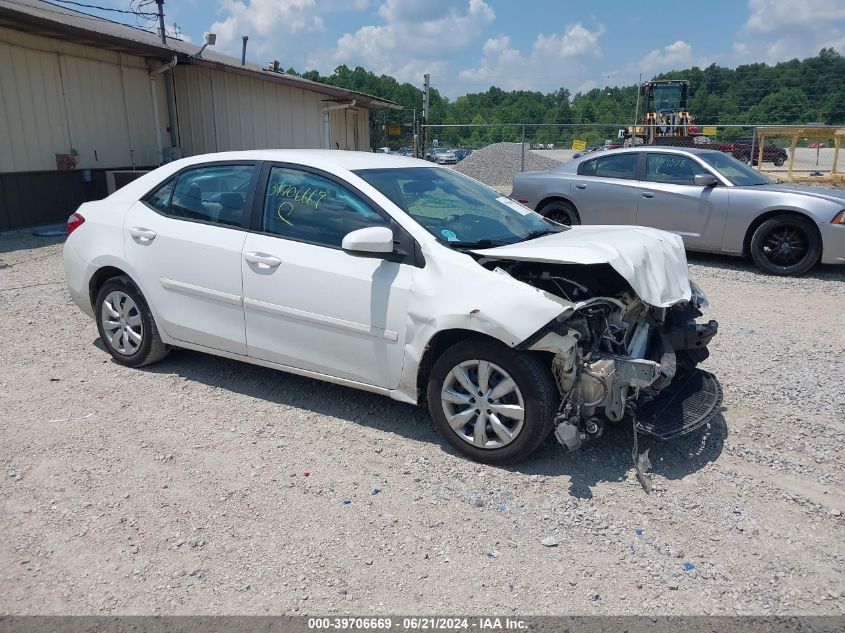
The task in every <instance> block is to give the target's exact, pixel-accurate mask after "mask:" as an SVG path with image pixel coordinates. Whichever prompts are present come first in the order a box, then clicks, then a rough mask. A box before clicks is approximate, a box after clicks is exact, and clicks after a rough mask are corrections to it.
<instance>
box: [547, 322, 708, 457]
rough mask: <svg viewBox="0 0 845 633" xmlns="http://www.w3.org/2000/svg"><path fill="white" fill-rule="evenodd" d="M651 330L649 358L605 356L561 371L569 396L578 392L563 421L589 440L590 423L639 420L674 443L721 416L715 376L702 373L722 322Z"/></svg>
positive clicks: (643, 428)
mask: <svg viewBox="0 0 845 633" xmlns="http://www.w3.org/2000/svg"><path fill="white" fill-rule="evenodd" d="M647 331H648V334H647V338H648V339H649V340H651V341H652V343H651V344H649V349H650V350H651V351H650V352H648V354H647V357H645V358H643V357H633V356H618V355H603V356H600V357H598V358H595V357H594V360H584V361H581V363H582V364H581V370H580V372H579V371H577V370H575V371H573V368H571V367H568V366H566V365H563V366H560V367H559V369H560V371H558V372H556V373H557V375H558V377H559V380H560V382H561V387H562V389H563V390H564V391H565V392H570V393H572V392H574V391H576V390H577V394H578V395H577V398H576V399H574V400H571V402H572V403H573V404H574V405H575V407H574V411H573V409H570V411H569V413H568V414H565V415H564V416H563V419H564V421H566V422H567V423H569V424H575V426H576V427H578V428H579V429H580V430H581V431H582V435H583V436H584V437H586V436H588V435H589V434H590V432H589V430H588V429H587V426H588V425H587V424H586V423H587V422H589V421H590V420H593V421H594V422H595V421H596V416H599V419H600V418H604V419H606V420H609V421H611V422H621V421H622V420H628V421H629V422H631V421H633V422H634V423H635V425H636V428H637V430H638V432H640V433H642V434H645V435H650V436H653V437H656V438H660V439H664V440H668V439H672V438H675V437H678V436H681V435H685V434H687V433H691V432H693V431H695V430H696V429H698V428H700V427H702V426H704V425H705V424H707V423H708V422H710V421H711V420H712V419H713V418H714V417H715V416H716V415H718V414H719V411H720V408H721V404H722V388H721V385H720V384H719V381H718V380H717V379H716V377H715V376H714V375H713V374H711V373H709V372H707V371H704V370H701V369H697V368H696V364H697V363H698V362H700V361H702V360H704V359H705V358H707V355H708V354H707V344H708V343H709V342H710V340H711V339H712V338H713V337H714V336H715V334H716V333H717V331H718V323H716V322H715V321H710V322H709V323H706V324H698V323H695V322H694V321H690V322H688V323H686V324H683V325H675V326H670V327H660V329H658V328H657V327H654V326H650V327H647ZM576 362H577V361H576ZM573 412H574V413H575V418H574V419H573V418H572V413H573ZM571 434H572V431H571V430H570V435H571ZM570 444H571V442H570V443H568V444H567V446H570ZM570 448H571V446H570Z"/></svg>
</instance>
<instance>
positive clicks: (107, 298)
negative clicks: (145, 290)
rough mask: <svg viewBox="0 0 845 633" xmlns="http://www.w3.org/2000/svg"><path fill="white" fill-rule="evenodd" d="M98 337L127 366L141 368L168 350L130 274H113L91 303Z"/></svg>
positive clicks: (159, 358)
mask: <svg viewBox="0 0 845 633" xmlns="http://www.w3.org/2000/svg"><path fill="white" fill-rule="evenodd" d="M94 309H95V311H96V315H97V330H98V331H99V332H100V340H101V341H102V342H103V345H104V346H105V348H106V350H107V351H108V352H109V354H111V356H112V358H114V360H115V361H117V362H118V363H120V364H121V365H125V366H127V367H141V366H142V365H149V364H150V363H154V362H156V361H159V360H161V359H162V358H164V357H165V356H167V354H168V353H169V352H170V349H169V348H168V347H167V345H165V344H164V343H163V342H162V340H161V337H160V336H159V334H158V329H157V328H156V324H155V321H154V320H153V316H152V313H150V308H149V307H148V306H147V302H146V301H145V300H144V296H143V295H142V294H141V291H140V290H138V288H137V287H136V286H135V284H134V283H132V280H130V279H129V277H125V276H121V277H113V278H112V279H109V280H107V281H106V282H105V283H104V284H103V285H102V287H101V288H100V290H99V291H98V292H97V298H96V299H95V302H94Z"/></svg>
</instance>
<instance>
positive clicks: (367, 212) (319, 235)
mask: <svg viewBox="0 0 845 633" xmlns="http://www.w3.org/2000/svg"><path fill="white" fill-rule="evenodd" d="M370 226H389V223H388V221H387V220H385V219H384V218H383V217H382V216H381V215H379V214H378V213H377V212H376V211H374V210H373V209H372V208H371V207H370V206H369V205H367V204H366V203H365V202H363V201H362V200H361V199H360V198H359V197H357V196H356V195H354V194H353V193H352V192H350V191H349V190H348V189H347V188H346V187H343V186H341V185H339V184H337V183H336V182H334V181H332V180H329V179H328V178H323V177H322V176H318V175H317V174H312V173H309V172H305V171H299V170H297V169H290V168H287V167H273V169H272V170H271V171H270V179H269V181H268V183H267V192H266V196H265V201H264V214H263V218H262V226H261V229H262V230H263V231H264V232H266V233H272V234H273V235H279V236H280V237H286V238H289V239H292V240H297V241H301V242H310V243H312V244H318V245H320V246H331V247H334V248H340V246H341V244H342V242H343V238H344V236H345V235H346V234H347V233H350V232H352V231H356V230H358V229H363V228H367V227H370Z"/></svg>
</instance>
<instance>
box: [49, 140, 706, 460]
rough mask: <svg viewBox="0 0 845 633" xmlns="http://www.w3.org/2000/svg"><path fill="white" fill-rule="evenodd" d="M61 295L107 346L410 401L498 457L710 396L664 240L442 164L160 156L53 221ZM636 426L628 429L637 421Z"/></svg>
mask: <svg viewBox="0 0 845 633" xmlns="http://www.w3.org/2000/svg"><path fill="white" fill-rule="evenodd" d="M68 233H69V236H68V239H67V243H66V245H65V249H64V267H65V273H66V276H67V283H68V287H69V289H70V293H71V295H72V297H73V300H74V301H75V302H76V304H77V305H78V306H79V307H80V308H81V309H82V310H83V311H84V312H85V313H86V314H88V315H89V316H91V317H92V318H94V319H95V321H96V323H97V327H98V329H99V335H100V338H101V339H102V340H103V342H104V344H105V347H106V349H107V350H108V351H109V353H110V354H111V356H112V357H113V358H114V360H115V361H116V362H118V363H120V364H121V365H126V366H130V367H138V366H141V365H146V364H149V363H152V362H155V361H159V360H161V359H163V358H164V357H165V356H166V355H167V354H168V352H169V351H170V350H171V349H173V348H184V349H192V350H199V351H202V352H206V353H209V354H215V355H218V356H224V357H227V358H233V359H237V360H241V361H245V362H249V363H255V364H258V365H263V366H266V367H272V368H275V369H280V370H284V371H288V372H293V373H296V374H301V375H304V376H310V377H312V378H318V379H321V380H326V381H329V382H334V383H338V384H342V385H347V386H349V387H354V388H358V389H364V390H367V391H373V392H376V393H381V394H384V395H387V396H390V397H391V398H394V399H396V400H400V401H402V402H408V403H414V404H416V403H423V402H426V401H427V404H428V407H429V410H430V412H431V415H432V417H433V418H434V420H435V422H436V424H437V426H438V427H439V428H440V430H441V431H442V433H443V435H444V437H445V438H446V439H447V440H448V441H449V442H450V443H451V444H452V445H453V446H455V447H456V448H457V449H458V450H459V451H461V452H463V453H464V454H466V455H468V456H469V457H471V458H473V459H476V460H479V461H484V462H491V463H501V462H508V461H514V460H517V459H520V458H524V457H525V456H527V455H528V454H530V453H531V452H532V451H533V450H534V449H535V448H537V447H538V446H539V445H540V444H541V443H542V442H543V441H544V440H545V439H546V438H547V437H548V435H549V434H550V433H551V432H552V431H553V430H554V432H555V435H556V437H557V439H558V440H559V441H560V442H561V443H563V444H565V445H566V446H567V447H568V448H569V449H570V450H575V449H576V448H578V446H579V445H580V444H581V442H582V441H583V440H585V439H589V438H592V437H597V436H598V435H600V434H601V431H602V428H603V426H604V424H605V423H606V422H608V421H610V422H613V423H623V422H626V421H627V423H629V424H631V423H633V424H634V426H635V428H637V429H638V430H639V431H640V432H641V433H649V434H652V435H655V436H658V437H664V438H668V437H673V436H676V435H680V434H683V433H687V432H689V431H691V430H693V429H694V428H697V427H699V426H701V425H703V424H705V423H706V422H707V421H709V420H710V419H711V418H712V417H713V416H714V415H715V414H716V412H717V411H718V405H719V402H720V398H721V391H720V388H719V385H718V382H717V381H716V380H715V378H714V377H713V376H712V375H711V374H709V373H707V372H705V371H702V370H700V369H697V368H696V365H697V363H698V362H700V361H701V360H703V359H704V358H706V357H707V348H706V345H707V343H708V342H709V340H710V338H712V336H713V335H714V334H715V333H716V323H715V321H710V322H709V323H705V324H697V323H696V321H695V319H696V317H698V316H700V314H701V313H700V311H699V310H700V309H701V308H703V307H704V306H705V304H706V300H705V299H704V297H703V295H702V294H701V293H700V291H699V290H698V289H697V288H696V287H695V285H694V284H691V283H690V281H689V278H688V275H687V264H686V258H685V255H684V248H683V244H682V243H681V240H680V238H679V237H677V236H675V235H673V234H670V233H665V232H662V231H658V230H654V229H644V228H638V227H628V226H626V227H621V226H620V227H613V226H601V227H572V228H570V227H566V226H562V225H559V224H556V223H554V222H550V221H548V220H546V219H544V218H543V217H541V216H540V215H538V214H536V213H534V212H533V211H531V210H529V209H527V208H526V207H523V206H522V205H520V204H518V203H516V202H514V201H512V200H510V199H508V198H506V197H504V196H501V195H500V194H498V193H497V192H495V191H494V190H492V189H489V188H487V187H486V186H484V185H482V184H480V183H478V182H476V181H475V180H472V179H471V178H468V177H467V176H464V175H462V174H460V173H458V172H455V171H453V170H451V169H447V168H442V167H438V166H435V165H432V164H431V163H429V162H426V161H422V160H415V159H411V158H402V157H397V156H390V155H383V154H373V153H363V152H360V153H359V152H342V151H329V150H326V151H322V150H265V151H246V152H229V153H221V154H209V155H204V156H195V157H192V158H186V159H183V160H179V161H176V162H173V163H169V164H167V165H165V166H163V167H160V168H158V169H156V170H155V171H153V172H151V173H149V174H147V175H145V176H142V177H141V178H139V179H137V180H135V181H134V182H132V183H130V184H128V185H126V186H125V187H123V188H121V189H119V190H118V191H116V192H115V193H113V194H112V195H111V196H109V197H108V198H106V199H104V200H100V201H97V202H87V203H85V204H83V205H82V206H81V207H80V208H79V209H78V211H77V212H76V213H74V214H73V215H72V216H71V217H70V218H69V220H68ZM635 437H636V435H635Z"/></svg>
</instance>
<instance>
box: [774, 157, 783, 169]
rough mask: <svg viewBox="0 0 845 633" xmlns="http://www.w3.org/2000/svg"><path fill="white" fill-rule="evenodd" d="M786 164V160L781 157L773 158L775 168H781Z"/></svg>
mask: <svg viewBox="0 0 845 633" xmlns="http://www.w3.org/2000/svg"><path fill="white" fill-rule="evenodd" d="M785 162H786V159H785V158H784V157H783V156H778V157H777V158H775V160H774V163H775V167H783V164H784V163H785Z"/></svg>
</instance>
